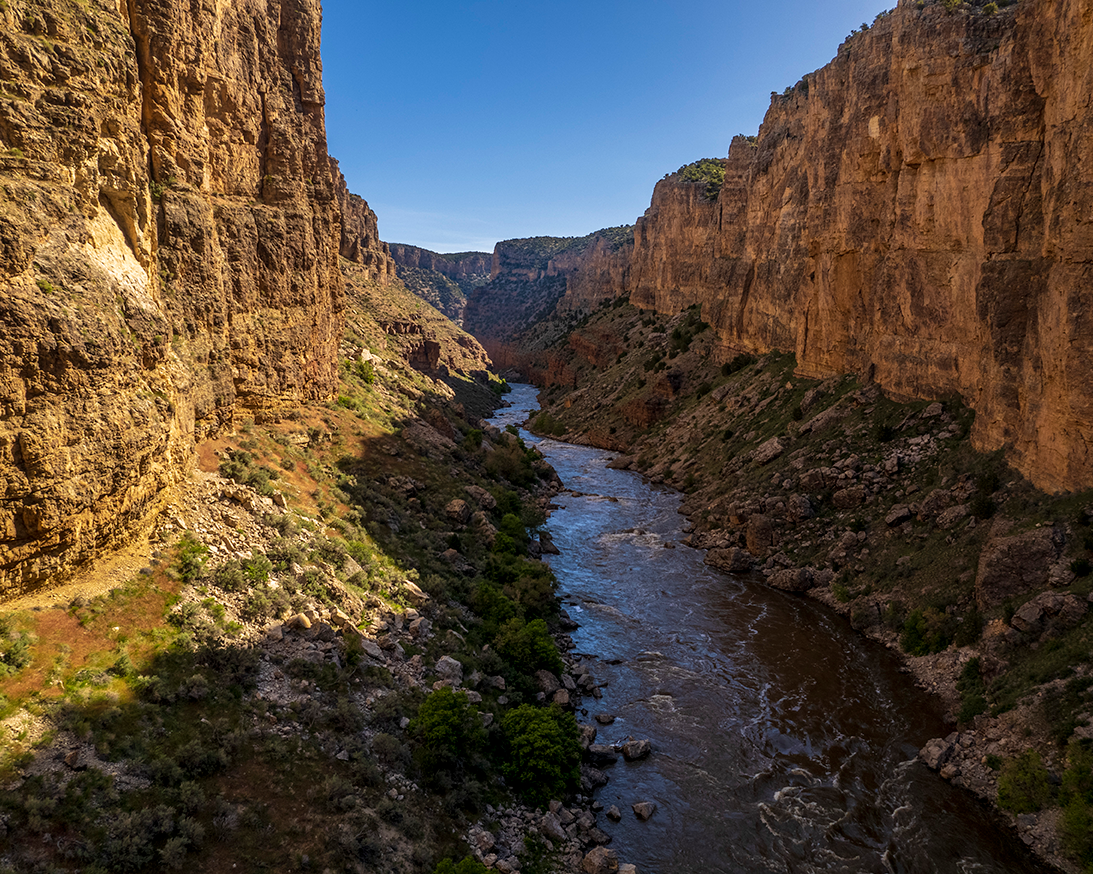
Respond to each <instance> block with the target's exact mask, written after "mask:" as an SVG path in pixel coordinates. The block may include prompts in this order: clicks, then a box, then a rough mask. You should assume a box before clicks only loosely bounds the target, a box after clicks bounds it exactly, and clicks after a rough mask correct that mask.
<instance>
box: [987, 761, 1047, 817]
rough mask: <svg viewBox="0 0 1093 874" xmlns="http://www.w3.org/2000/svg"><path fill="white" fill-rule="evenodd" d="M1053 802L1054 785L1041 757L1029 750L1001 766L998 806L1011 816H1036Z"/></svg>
mask: <svg viewBox="0 0 1093 874" xmlns="http://www.w3.org/2000/svg"><path fill="white" fill-rule="evenodd" d="M1050 801H1051V783H1050V782H1049V781H1048V773H1047V770H1046V769H1045V768H1044V766H1043V764H1042V763H1041V762H1040V754H1039V753H1038V752H1036V751H1035V750H1028V751H1027V752H1025V753H1023V754H1022V755H1020V756H1018V757H1017V758H1015V759H1009V760H1008V761H1007V762H1006V763H1005V764H1004V765H1003V766H1002V773H1001V775H999V777H998V806H999V807H1001V808H1003V809H1004V810H1008V811H1010V812H1011V813H1015V814H1021V813H1035V812H1036V811H1037V810H1041V809H1042V808H1043V807H1044V806H1045V805H1046V804H1048V802H1050Z"/></svg>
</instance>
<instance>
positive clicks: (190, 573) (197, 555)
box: [173, 531, 209, 583]
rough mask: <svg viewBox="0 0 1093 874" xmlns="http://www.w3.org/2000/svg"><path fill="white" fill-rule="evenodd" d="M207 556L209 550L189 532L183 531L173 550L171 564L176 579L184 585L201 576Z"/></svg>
mask: <svg viewBox="0 0 1093 874" xmlns="http://www.w3.org/2000/svg"><path fill="white" fill-rule="evenodd" d="M208 556H209V548H208V547H207V546H206V545H205V544H204V543H202V542H201V541H200V540H198V539H197V538H196V537H194V535H193V534H191V533H190V532H189V531H184V532H183V533H182V537H180V538H179V541H178V546H177V547H176V549H175V560H174V564H173V567H174V570H175V572H176V573H177V574H178V578H179V579H180V580H182V582H184V583H192V582H193V581H194V580H196V579H197V578H198V577H200V576H201V572H202V570H203V569H204V567H205V560H206V559H207V558H208Z"/></svg>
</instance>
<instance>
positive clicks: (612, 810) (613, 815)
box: [606, 804, 622, 822]
mask: <svg viewBox="0 0 1093 874" xmlns="http://www.w3.org/2000/svg"><path fill="white" fill-rule="evenodd" d="M606 813H607V818H608V819H609V820H611V822H618V821H619V820H620V819H622V811H621V810H619V809H618V807H616V806H615V805H614V804H612V805H611V806H610V807H609V808H607V811H606Z"/></svg>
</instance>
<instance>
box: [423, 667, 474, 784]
mask: <svg viewBox="0 0 1093 874" xmlns="http://www.w3.org/2000/svg"><path fill="white" fill-rule="evenodd" d="M410 733H411V734H412V735H413V736H414V737H415V738H416V739H417V741H418V743H419V744H420V746H419V747H418V749H417V750H415V753H414V758H415V759H416V760H417V762H418V765H419V766H420V767H421V769H422V771H423V772H424V773H425V774H426V776H427V777H428V778H432V777H434V776H435V772H436V771H439V770H444V771H452V772H456V773H461V772H464V771H466V770H467V769H468V767H469V765H470V763H471V759H472V758H473V757H474V756H476V755H477V754H478V753H480V752H481V750H482V749H483V747H484V746H485V743H486V730H485V729H484V728H483V727H482V720H480V719H479V718H478V714H477V713H476V712H475V710H474V708H473V707H471V705H470V701H469V700H468V698H467V694H466V693H465V692H453V691H452V690H451V689H450V688H448V687H447V686H444V687H442V688H440V689H438V690H437V691H435V692H433V693H432V694H431V695H429V696H428V697H427V698H426V699H425V700H424V701H423V702H422V703H421V707H419V708H418V712H417V716H416V717H415V718H414V720H413V721H412V722H411V723H410Z"/></svg>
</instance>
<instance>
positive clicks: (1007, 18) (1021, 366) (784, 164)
mask: <svg viewBox="0 0 1093 874" xmlns="http://www.w3.org/2000/svg"><path fill="white" fill-rule="evenodd" d="M1090 46H1093V23H1091V21H1090V18H1089V15H1088V8H1087V4H1086V3H1084V2H1083V0H1064V2H1049V0H1022V2H1020V3H1017V4H1010V5H1006V6H1003V4H994V3H986V4H984V3H979V2H976V3H975V4H969V3H963V4H962V3H958V2H957V3H950V2H935V0H922V2H916V0H903V2H900V3H899V5H898V6H897V8H896V9H894V10H893V11H891V12H890V13H882V14H881V15H879V16H878V17H877V19H876V20H875V21H874V23H873V24H872V26H869V27H866V28H864V30H862V31H861V32H855V33H853V34H851V36H850V37H849V38H848V39H847V40H846V42H844V43H843V45H842V46H840V47H839V50H838V54H837V56H836V57H835V59H834V60H832V61H831V63H830V64H828V65H827V66H825V67H823V68H821V69H819V70H817V71H815V72H813V73H809V74H808V75H806V76H804V77H803V78H802V79H801V80H800V81H799V82H798V83H797V84H796V85H795V86H792V87H790V88H787V89H786V90H785V92H783V93H782V94H775V95H772V97H771V105H770V109H769V110H768V112H767V115H766V118H765V119H764V121H763V124H762V126H761V128H760V130H759V134H758V136H757V137H737V138H735V139H734V140H733V142H732V146H731V148H730V150H729V154H728V159H727V164H726V166H725V176H724V182H723V185H722V187H721V190H720V192H719V194H718V196H717V197H716V199H713V200H711V199H710V198H708V197H707V196H706V186H704V185H702V184H700V183H695V182H688V181H686V180H685V179H684V178H682V177H681V176H680V175H678V174H677V175H673V176H670V177H668V178H666V179H664V180H662V181H661V182H660V183H659V184H658V185H657V186H656V189H655V191H654V194H653V199H652V204H651V206H650V209H649V210H648V211H647V212H646V214H645V215H644V216H643V217H642V218H641V219H639V220H638V223H637V226H636V228H635V231H634V242H633V249H632V253H630V255H629V258H628V260H627V263H626V265H625V266H621V267H620V269H619V270H618V271H616V272H614V273H613V274H612V275H611V276H609V277H603V278H602V279H600V280H598V281H594V282H592V283H591V286H592V287H591V288H590V289H586V290H585V291H583V292H582V293H581V295H580V297H579V298H578V299H580V300H583V301H595V300H597V299H604V298H607V297H611V296H614V295H617V296H622V297H628V298H629V300H630V301H631V302H632V303H634V304H636V305H637V306H639V307H642V308H647V309H652V310H655V311H656V312H658V313H660V314H664V315H671V314H676V313H679V312H681V311H682V310H684V309H686V308H687V307H689V306H692V305H694V304H698V305H699V306H700V307H701V310H702V317H703V319H705V320H706V321H707V322H709V323H710V324H711V325H712V326H713V330H714V332H715V335H716V337H717V343H718V351H717V353H716V354H717V355H718V356H719V357H720V358H721V360H723V361H727V360H730V359H732V358H733V357H734V356H735V355H736V354H737V353H740V352H754V353H763V352H767V351H770V350H779V351H782V352H791V353H793V354H794V355H795V356H796V360H797V366H798V374H799V375H801V376H810V377H821V378H822V377H827V376H831V375H836V374H844V373H856V374H860V375H862V376H863V377H864V378H866V379H867V380H869V381H875V382H876V383H878V384H879V385H880V386H881V387H882V388H883V389H884V390H885V391H886V392H887V393H888V394H889V395H891V396H893V397H905V398H906V397H917V398H941V397H945V396H948V395H957V396H959V397H961V398H962V399H963V401H964V402H965V403H966V404H967V405H968V406H970V407H971V408H972V409H974V410H975V412H976V418H975V424H974V426H973V429H972V439H973V441H974V443H975V445H976V446H977V447H979V448H980V449H982V450H985V451H993V450H996V449H1002V448H1004V449H1005V450H1006V453H1007V458H1008V459H1009V460H1010V462H1011V463H1012V464H1013V465H1015V466H1016V467H1017V468H1018V469H1019V470H1020V471H1021V472H1022V473H1024V474H1025V475H1026V476H1028V477H1029V478H1031V479H1032V480H1033V481H1034V482H1035V483H1036V484H1038V485H1039V486H1041V487H1043V488H1045V489H1048V490H1050V491H1059V490H1067V489H1072V488H1076V487H1085V486H1089V485H1093V451H1091V448H1090V447H1091V441H1093V388H1091V387H1093V372H1091V370H1090V362H1091V361H1093V346H1091V343H1093V340H1091V337H1093V324H1091V322H1090V310H1089V307H1088V306H1086V305H1085V304H1084V303H1083V301H1084V299H1085V295H1086V292H1085V289H1086V286H1087V285H1088V278H1089V270H1090V266H1089V265H1090V263H1091V259H1093V219H1091V218H1090V215H1091V212H1090V205H1089V192H1090V191H1091V190H1093V181H1091V180H1093V176H1091V174H1093V163H1091V161H1090V159H1089V155H1090V154H1091V150H1090V142H1091V137H1093V114H1091V113H1090V111H1089V101H1088V94H1089V93H1090V89H1091V87H1093V81H1091V79H1090V77H1091V76H1093V73H1091V72H1090V71H1091V70H1093V57H1091V56H1090V51H1091V49H1090ZM618 276H621V277H622V282H621V284H620V283H619V282H618V280H617V277H618ZM541 300H542V301H543V302H544V303H545V302H546V301H547V300H549V295H548V294H544V295H543V296H542V297H541ZM563 306H564V304H563ZM522 309H523V310H526V311H528V312H534V310H535V305H534V304H530V303H529V304H527V305H522ZM505 339H506V338H498V337H496V336H493V335H487V341H488V342H487V346H488V347H489V348H490V349H491V353H492V352H493V351H494V346H493V345H491V344H498V343H503V342H504V341H505ZM509 339H511V338H509ZM522 345H523V338H517V339H515V340H512V342H509V343H507V348H508V349H509V350H513V349H519V348H520V347H521V346H522Z"/></svg>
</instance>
